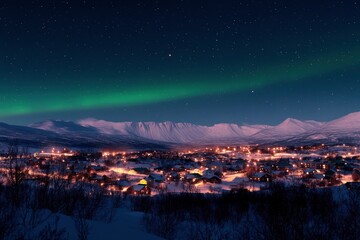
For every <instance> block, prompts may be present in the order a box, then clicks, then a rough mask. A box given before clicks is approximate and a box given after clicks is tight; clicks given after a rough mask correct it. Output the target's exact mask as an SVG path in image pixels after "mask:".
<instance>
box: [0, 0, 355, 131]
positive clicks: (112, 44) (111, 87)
mask: <svg viewBox="0 0 360 240" xmlns="http://www.w3.org/2000/svg"><path fill="white" fill-rule="evenodd" d="M359 5H360V3H357V2H356V1H347V2H346V3H343V2H341V1H331V3H328V4H320V3H314V2H311V1H291V3H290V2H286V1H280V2H272V3H269V2H268V1H226V2H224V1H190V0H189V1H186V0H185V1H171V2H170V1H156V2H150V1H121V2H120V1H81V2H79V3H73V2H71V1H23V3H22V4H18V3H17V4H16V3H14V2H12V1H2V2H1V3H0V24H1V25H0V27H1V35H2V41H1V42H0V52H1V58H2V60H1V62H0V64H1V65H0V67H1V68H0V87H1V88H0V121H6V122H14V123H19V124H28V123H31V122H33V121H39V120H44V119H48V118H57V119H63V120H77V119H80V118H84V117H95V118H99V119H106V120H113V121H168V120H170V121H175V122H193V123H201V124H213V123H217V122H234V123H276V122H279V121H280V120H282V119H284V118H286V117H295V118H298V119H315V120H319V121H325V120H329V119H332V118H334V117H337V116H341V115H344V114H346V113H348V112H354V111H359V110H360V98H359V97H358V93H359V92H360V82H359V80H360V70H359V69H360V41H359V40H360V15H359V14H358V11H359Z"/></svg>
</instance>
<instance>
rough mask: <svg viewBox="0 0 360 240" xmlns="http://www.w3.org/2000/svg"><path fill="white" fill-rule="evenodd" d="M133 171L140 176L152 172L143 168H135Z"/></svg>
mask: <svg viewBox="0 0 360 240" xmlns="http://www.w3.org/2000/svg"><path fill="white" fill-rule="evenodd" d="M133 170H134V171H135V172H136V173H138V174H149V173H150V170H149V169H147V168H143V167H138V168H133Z"/></svg>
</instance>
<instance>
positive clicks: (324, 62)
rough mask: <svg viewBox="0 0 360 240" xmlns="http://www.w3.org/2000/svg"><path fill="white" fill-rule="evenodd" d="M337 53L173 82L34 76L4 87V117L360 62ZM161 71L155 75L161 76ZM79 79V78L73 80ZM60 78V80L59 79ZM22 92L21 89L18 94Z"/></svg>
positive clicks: (216, 88)
mask: <svg viewBox="0 0 360 240" xmlns="http://www.w3.org/2000/svg"><path fill="white" fill-rule="evenodd" d="M338 52H341V51H337V53H333V54H331V55H324V56H321V57H318V56H315V57H313V58H311V59H308V60H303V61H301V62H297V63H291V62H290V63H287V64H278V65H274V66H267V67H264V68H262V69H260V70H257V71H249V72H247V73H246V72H245V73H239V74H232V75H228V74H227V75H225V74H224V75H221V74H213V75H212V74H197V73H194V74H188V76H187V77H184V76H182V77H178V76H172V78H171V81H170V80H169V81H164V79H162V80H161V82H160V83H156V81H154V83H153V84H149V83H148V82H146V79H145V77H139V79H137V81H134V82H133V83H132V84H126V85H124V86H123V85H121V83H119V84H117V85H114V83H116V82H117V80H116V79H107V81H106V82H107V83H110V84H104V86H101V85H99V84H97V85H96V86H92V85H91V81H89V84H88V85H86V82H87V81H86V80H85V81H82V82H85V83H83V84H82V85H76V84H74V85H72V84H71V82H72V81H71V79H67V80H66V81H64V82H67V83H68V84H58V85H51V86H46V83H45V84H44V85H45V87H44V88H39V85H40V86H41V84H36V85H34V86H33V85H31V82H32V81H31V79H28V81H27V83H28V84H24V85H23V86H20V88H22V89H20V90H19V89H18V88H19V86H17V89H15V88H14V87H12V86H11V85H9V86H8V87H7V88H2V89H1V90H0V93H1V96H2V97H1V99H0V108H1V112H0V117H11V116H17V115H26V114H36V113H46V112H57V111H69V110H79V109H96V108H102V107H117V106H134V105H144V104H152V103H160V102H164V101H174V100H179V99H183V98H189V97H198V96H207V95H212V94H227V93H231V92H239V91H240V92H241V91H247V90H253V89H258V88H262V87H264V86H268V85H275V84H281V83H284V82H289V81H300V80H303V79H307V78H310V77H317V76H320V75H322V74H327V73H331V72H335V71H337V70H342V69H346V68H352V67H354V66H357V65H359V63H360V50H359V49H354V50H353V51H352V52H351V53H350V54H349V53H348V54H339V53H338ZM156 76H157V75H155V76H152V78H153V79H156ZM73 81H74V82H76V80H75V79H73ZM60 82H61V81H60ZM17 91H18V92H20V93H19V94H18V95H17Z"/></svg>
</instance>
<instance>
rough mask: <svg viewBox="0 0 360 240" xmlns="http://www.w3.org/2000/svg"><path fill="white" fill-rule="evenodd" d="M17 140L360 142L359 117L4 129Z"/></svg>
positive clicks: (0, 129) (93, 122)
mask: <svg viewBox="0 0 360 240" xmlns="http://www.w3.org/2000/svg"><path fill="white" fill-rule="evenodd" d="M8 139H18V140H19V141H21V142H26V143H34V144H35V143H37V144H42V145H44V144H45V145H46V144H61V145H67V146H96V147H105V146H112V147H115V146H123V147H127V146H132V147H134V146H135V147H136V146H143V147H147V148H151V147H159V146H172V145H174V144H175V145H186V144H192V145H208V144H209V145H210V144H223V143H226V144H228V143H234V144H238V143H251V144H252V143H259V144H272V143H279V142H281V143H283V144H302V143H313V142H328V143H340V142H346V143H360V112H356V113H351V114H348V115H346V116H344V117H341V118H339V119H336V120H333V121H330V122H316V121H300V120H296V119H292V118H288V119H286V120H285V121H283V122H282V123H280V124H278V125H276V126H269V125H237V124H228V123H220V124H215V125H213V126H201V125H195V124H191V123H173V122H160V123H157V122H108V121H104V120H97V119H83V120H80V121H78V122H70V121H51V120H49V121H44V122H40V123H34V124H31V125H30V126H28V127H25V126H13V125H8V124H5V123H1V124H0V142H5V141H7V140H8Z"/></svg>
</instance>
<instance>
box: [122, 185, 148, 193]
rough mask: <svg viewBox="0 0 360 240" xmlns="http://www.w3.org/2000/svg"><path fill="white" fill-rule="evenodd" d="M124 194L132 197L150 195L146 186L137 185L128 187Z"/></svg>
mask: <svg viewBox="0 0 360 240" xmlns="http://www.w3.org/2000/svg"><path fill="white" fill-rule="evenodd" d="M126 193H127V194H132V195H150V194H151V189H150V188H149V187H148V186H147V185H144V184H138V185H134V186H131V187H129V188H128V189H127V190H126Z"/></svg>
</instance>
